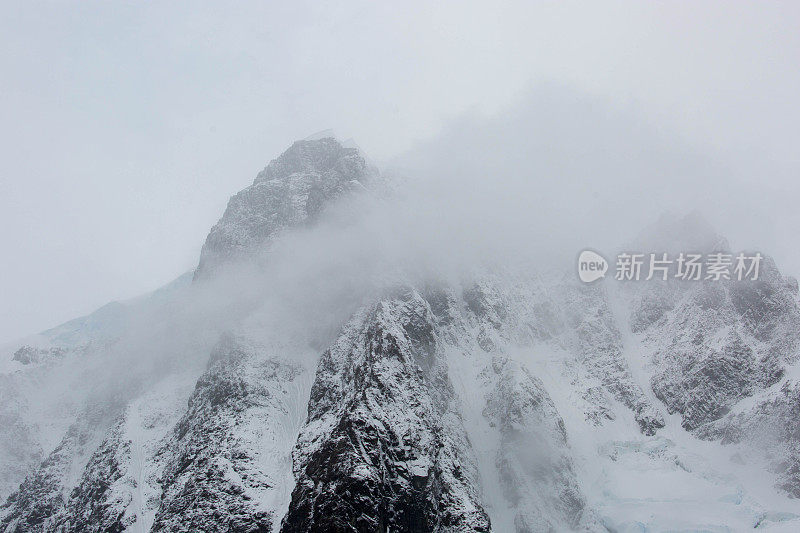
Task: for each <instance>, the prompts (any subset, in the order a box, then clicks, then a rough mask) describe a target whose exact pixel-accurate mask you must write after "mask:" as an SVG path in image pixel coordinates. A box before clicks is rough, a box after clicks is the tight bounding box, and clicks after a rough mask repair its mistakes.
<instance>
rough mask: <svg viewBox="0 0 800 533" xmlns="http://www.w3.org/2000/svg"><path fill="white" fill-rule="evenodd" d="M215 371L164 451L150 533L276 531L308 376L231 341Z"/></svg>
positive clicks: (219, 353)
mask: <svg viewBox="0 0 800 533" xmlns="http://www.w3.org/2000/svg"><path fill="white" fill-rule="evenodd" d="M209 365H210V366H209V369H208V370H207V371H206V372H205V374H204V375H203V376H202V377H201V378H200V379H199V380H198V381H197V385H196V388H195V391H194V393H193V394H192V397H191V398H190V400H189V408H188V410H187V411H186V413H185V414H184V415H183V417H182V418H181V420H180V421H179V422H178V424H177V425H176V427H175V429H174V431H173V434H172V435H171V437H170V438H169V439H168V440H167V441H166V443H165V444H164V445H163V448H162V450H161V452H160V455H162V460H164V461H165V464H166V466H165V468H164V472H163V474H162V476H161V485H162V490H163V492H162V496H161V501H160V503H159V507H158V512H157V514H156V516H155V522H154V524H153V527H152V531H168V532H173V531H187V532H190V531H209V532H210V531H220V532H221V531H226V532H242V533H244V532H268V531H272V527H273V522H275V521H279V520H280V517H279V516H278V517H276V516H274V514H275V512H276V509H275V506H274V502H276V501H278V502H279V501H280V498H281V494H280V493H279V491H280V490H281V489H284V490H285V488H284V487H283V485H284V484H285V479H284V477H285V473H284V472H283V471H282V467H283V466H284V465H285V470H286V471H287V473H288V470H289V451H290V447H291V443H293V442H294V439H295V438H296V428H297V424H295V423H294V420H295V419H296V418H298V416H297V415H298V414H299V413H296V412H293V411H294V410H296V405H297V404H298V403H301V402H303V399H302V396H303V392H302V390H303V388H304V387H303V385H302V383H301V381H302V377H303V374H304V372H305V371H304V369H303V368H302V367H301V366H300V365H298V364H297V363H293V362H291V361H286V360H283V359H281V358H279V357H270V356H267V355H266V354H264V353H261V352H260V351H259V350H258V349H256V348H254V347H253V346H248V345H247V344H246V343H245V344H243V343H242V342H241V341H237V340H236V339H235V338H233V337H228V338H226V339H224V340H223V341H222V342H221V343H220V345H219V346H218V347H217V348H216V349H215V352H214V354H213V355H212V358H211V360H210V363H209ZM298 395H299V396H301V398H298V397H297V396H298Z"/></svg>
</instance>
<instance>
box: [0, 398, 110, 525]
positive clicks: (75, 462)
mask: <svg viewBox="0 0 800 533" xmlns="http://www.w3.org/2000/svg"><path fill="white" fill-rule="evenodd" d="M114 408H115V406H109V407H108V408H107V409H106V408H102V409H98V410H93V411H87V412H85V413H83V415H82V416H80V417H79V418H78V420H77V421H76V422H75V423H74V424H72V425H71V426H70V428H69V430H68V431H67V433H66V435H65V436H64V438H63V439H61V442H60V443H59V445H58V446H57V447H56V448H55V450H53V451H52V452H51V453H50V454H49V455H48V456H47V458H46V459H45V460H44V461H43V462H42V464H41V465H40V466H39V468H38V469H37V470H35V471H34V472H32V473H31V474H29V475H28V476H27V477H26V478H25V480H24V481H23V482H22V484H21V485H20V486H19V489H18V490H17V491H16V492H14V493H13V494H12V495H11V496H9V497H8V499H7V500H6V502H5V504H4V505H3V508H2V510H1V511H0V517H1V518H0V528H2V529H3V530H4V531H15V532H20V533H22V532H50V531H57V530H58V526H59V523H60V522H61V520H62V517H63V515H64V512H65V510H64V506H65V505H66V502H67V498H68V494H69V491H70V489H71V487H72V485H73V483H74V479H75V478H76V477H78V475H79V473H80V471H81V469H82V468H83V465H84V464H86V461H87V458H88V457H89V456H90V455H91V454H92V452H93V451H94V450H95V449H96V447H97V446H98V445H99V444H100V441H101V439H102V435H103V432H104V428H106V427H108V425H109V416H110V415H109V413H110V412H111V411H113V409H114Z"/></svg>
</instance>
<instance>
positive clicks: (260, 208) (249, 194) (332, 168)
mask: <svg viewBox="0 0 800 533" xmlns="http://www.w3.org/2000/svg"><path fill="white" fill-rule="evenodd" d="M372 173H373V172H372V171H371V170H370V169H369V168H368V167H367V164H366V162H365V161H364V158H363V157H362V156H361V155H360V154H359V152H358V150H357V149H355V148H344V147H343V146H342V145H341V144H339V142H338V141H336V140H335V139H333V138H324V139H319V140H316V141H297V142H296V143H294V144H293V145H292V146H291V147H290V148H289V149H288V150H286V152H284V153H283V154H282V155H281V156H280V157H278V158H277V159H275V160H273V161H272V162H271V163H270V164H269V165H268V166H267V168H265V169H264V170H262V171H261V172H260V173H259V174H258V176H256V179H255V181H254V182H253V184H252V185H251V186H249V187H247V188H246V189H244V190H242V191H241V192H239V193H238V194H236V195H235V196H233V197H232V198H231V199H230V201H229V202H228V207H227V209H225V214H223V215H222V218H221V219H220V220H219V222H217V224H216V225H215V226H214V227H213V228H212V229H211V232H210V233H209V234H208V238H207V239H206V242H205V244H204V245H203V250H202V252H201V253H200V264H199V265H198V267H197V270H196V272H195V279H198V278H202V277H203V276H206V275H207V274H208V273H209V272H210V271H212V270H213V269H214V268H215V267H216V266H217V265H219V264H221V263H224V262H229V261H236V260H242V259H246V258H248V257H253V256H254V255H257V254H258V253H260V252H264V251H265V250H266V249H268V247H269V245H270V243H271V242H272V241H273V240H274V239H275V238H276V236H277V235H279V234H280V232H281V231H282V230H284V229H287V228H292V227H298V226H302V225H304V224H309V223H313V222H314V220H316V218H317V217H318V216H319V214H320V212H321V211H322V210H323V208H324V207H325V206H326V205H327V204H328V203H329V202H330V201H331V200H333V199H335V198H337V197H339V196H341V195H342V194H343V193H345V192H347V191H352V190H359V189H362V188H363V187H364V184H365V183H368V182H369V180H370V176H371V174H372Z"/></svg>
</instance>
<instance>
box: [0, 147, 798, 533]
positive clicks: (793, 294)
mask: <svg viewBox="0 0 800 533" xmlns="http://www.w3.org/2000/svg"><path fill="white" fill-rule="evenodd" d="M374 177H375V175H374V173H373V171H371V170H370V169H369V168H368V167H367V165H366V163H365V161H364V159H363V158H362V157H361V155H359V153H358V152H357V151H356V150H354V149H349V148H344V147H343V146H342V145H341V144H339V143H338V142H337V141H336V140H334V139H332V138H323V139H317V140H314V141H301V142H298V143H295V144H294V145H293V146H292V147H291V148H289V150H287V151H286V153H284V154H283V155H281V156H280V157H279V158H277V159H276V160H274V161H273V162H272V163H270V165H269V166H268V167H267V168H266V169H265V170H264V171H262V172H261V173H260V174H259V175H258V177H257V178H256V180H255V182H254V183H253V185H252V186H250V187H248V188H247V189H245V190H244V191H242V192H240V193H239V194H237V195H236V196H234V197H233V198H232V199H231V201H230V203H229V205H228V208H227V210H226V212H225V214H224V215H223V217H222V219H221V220H220V221H219V223H218V224H217V225H216V226H215V227H214V228H213V229H212V230H211V233H210V234H209V236H208V239H207V241H206V243H205V245H204V247H203V252H202V255H201V259H200V265H199V267H198V269H197V272H196V274H195V279H201V280H203V282H204V283H198V284H195V285H193V286H192V287H191V288H190V289H189V290H192V291H197V290H200V289H202V288H203V287H204V286H206V285H207V283H206V282H208V283H213V281H214V279H215V272H217V269H218V268H220V267H221V266H222V265H223V264H225V263H227V262H236V261H242V260H248V259H252V258H258V259H257V261H259V260H261V258H260V257H259V256H260V253H261V251H263V250H264V249H265V248H269V247H270V246H271V245H272V244H273V243H276V242H277V241H278V240H279V239H281V238H283V236H284V235H286V231H285V230H289V229H292V228H298V227H311V226H313V225H314V224H315V223H317V222H318V220H320V214H321V213H322V212H323V211H324V209H325V207H326V206H327V205H329V204H330V203H331V202H333V201H335V200H337V199H338V198H341V197H342V196H343V195H347V194H350V192H351V191H355V190H361V189H362V187H361V186H362V185H364V184H369V182H370V180H372V179H373V178H374ZM698 227H701V224H700V223H699V222H698V221H697V220H694V219H691V218H690V219H686V220H683V221H680V222H679V223H677V224H672V225H670V224H667V225H666V226H664V225H663V224H662V226H658V227H656V228H651V229H650V230H649V231H650V233H649V235H650V236H649V237H648V239H649V241H650V242H651V244H652V241H656V244H657V243H659V242H663V243H665V244H664V246H663V247H660V248H661V249H664V250H672V249H673V248H675V247H676V246H677V247H679V248H683V247H684V246H685V247H686V248H685V249H687V250H688V249H693V250H701V249H705V248H709V249H711V248H716V247H719V246H725V245H724V240H723V239H720V238H719V237H717V236H716V235H715V234H713V232H711V231H710V230H709V229H708V228H705V229H703V230H702V231H694V232H693V231H692V230H693V229H694V228H698ZM687 231H688V232H689V235H690V237H691V238H690V239H689V241H686V240H685V239H684V240H683V241H682V242H680V241H681V239H683V238H684V236H685V235H686V233H687ZM676 243H677V244H676ZM653 246H656V245H647V246H645V245H644V244H642V245H641V249H643V250H644V249H651V248H652V249H656V248H658V247H656V248H653ZM467 278H468V279H464V280H461V281H458V282H456V281H453V280H449V281H447V282H445V281H443V280H437V279H428V280H427V282H426V283H421V282H419V280H418V279H416V278H413V279H412V278H411V277H410V276H408V278H407V279H406V278H404V276H403V275H402V274H398V275H393V276H392V282H391V283H392V285H391V287H384V288H383V289H384V290H382V291H378V293H377V295H374V296H371V297H369V298H368V300H367V301H365V302H363V303H362V305H361V306H360V307H359V308H358V310H357V311H356V312H355V313H353V314H352V316H350V317H349V320H347V321H345V323H344V325H342V326H341V329H340V330H339V331H338V332H337V331H334V332H332V333H331V334H330V336H329V337H326V335H328V333H325V334H324V335H319V334H315V335H314V336H313V337H314V340H313V341H309V340H308V339H305V340H304V341H303V342H302V343H300V344H298V345H296V344H294V342H295V340H296V339H294V338H293V337H292V335H290V334H288V333H285V332H282V331H281V326H280V322H279V321H278V322H275V321H272V322H270V321H269V320H267V321H266V322H262V321H261V320H260V318H263V317H259V316H258V312H259V310H258V307H259V302H258V301H254V300H255V299H256V296H253V297H252V298H251V299H250V300H248V301H247V303H246V305H241V306H239V307H241V309H240V308H236V309H235V312H234V313H233V316H235V320H234V319H231V320H229V321H226V322H225V323H226V324H228V323H229V322H230V324H231V327H230V329H231V332H229V333H226V334H224V335H222V337H221V339H220V340H219V342H217V343H216V346H215V348H214V349H213V350H211V352H210V354H209V352H208V347H209V346H210V343H209V344H208V345H204V346H206V347H205V350H204V351H203V353H204V354H208V356H207V357H208V361H207V365H206V366H205V367H203V368H197V369H196V370H195V369H193V368H185V369H184V368H181V367H180V365H179V364H172V365H170V368H169V369H164V375H163V376H161V375H159V376H157V379H156V377H154V379H153V381H152V383H149V382H146V381H145V382H144V383H139V381H138V380H137V382H136V386H135V387H133V386H132V387H130V388H129V389H130V390H129V389H128V388H124V387H123V388H121V389H120V390H114V391H112V394H106V395H105V396H98V395H94V396H93V395H83V396H75V397H70V396H69V395H67V394H62V395H60V396H59V395H55V396H54V397H53V398H45V397H42V399H41V401H38V402H33V404H31V402H30V400H32V399H33V400H37V399H39V396H37V390H36V388H37V386H38V384H39V383H42V382H44V381H42V380H43V379H44V378H45V377H47V376H56V375H58V373H59V372H62V371H64V370H65V369H68V368H71V365H73V364H74V363H75V362H76V361H79V360H84V359H85V360H87V361H88V360H89V359H87V357H88V356H89V355H92V356H93V357H95V358H94V359H91V361H97V362H98V364H99V362H102V361H103V358H102V356H103V354H104V353H106V352H105V351H104V348H107V347H109V346H112V345H114V344H115V343H117V344H118V343H121V342H124V339H125V337H123V336H121V335H122V332H124V330H125V327H126V321H128V320H129V319H130V316H131V313H132V309H133V307H132V306H130V305H129V304H124V305H123V304H119V305H113V306H110V307H107V308H104V309H103V310H101V311H98V313H95V314H93V315H90V316H89V317H85V318H83V319H79V320H77V321H73V322H71V323H68V324H65V325H64V326H61V327H59V328H54V329H53V330H51V331H49V332H45V334H43V339H38V340H39V341H42V342H41V343H40V344H37V343H35V342H32V343H30V344H29V345H26V347H23V348H19V349H14V350H13V351H12V352H11V353H10V354H9V361H8V364H9V365H10V366H9V368H10V371H8V372H6V373H5V374H3V375H0V399H2V400H3V402H2V403H3V405H2V407H0V421H2V422H3V425H2V426H0V482H2V485H0V489H5V490H6V491H7V493H10V494H11V496H9V497H8V499H7V500H6V502H5V503H4V504H3V506H2V508H0V530H2V531H6V532H15V531H18V532H27V531H31V532H44V531H48V532H49V531H61V532H67V531H70V532H71V531H75V532H77V531H98V532H99V531H137V532H138V531H164V532H166V531H170V532H172V531H187V532H188V531H208V532H216V531H219V532H221V531H226V532H231V531H233V532H261V531H263V532H266V531H270V532H274V531H286V532H294V531H370V532H372V531H407V532H419V531H438V532H482V531H483V532H485V531H517V532H519V533H522V532H538V531H569V530H584V531H604V530H612V531H617V530H619V531H623V530H647V528H652V529H654V530H665V529H668V530H692V529H700V528H707V529H709V528H710V529H713V528H718V529H721V530H725V528H728V530H739V529H742V528H750V527H754V526H756V525H758V526H759V527H761V528H763V527H769V525H770V524H773V523H775V522H780V521H792V520H794V518H793V517H794V516H795V515H796V516H798V517H800V506H798V505H794V504H793V503H792V502H789V503H786V502H785V501H783V500H780V499H775V500H774V501H773V500H771V499H766V500H765V499H763V498H762V495H763V493H762V492H759V491H760V490H761V489H759V491H756V490H755V489H754V490H752V491H749V487H748V478H747V477H746V476H743V477H738V478H737V477H736V475H738V474H736V471H735V469H734V470H731V471H730V472H728V470H727V465H726V467H725V468H723V470H722V472H723V473H720V470H719V464H718V463H717V462H715V460H714V459H712V458H710V456H714V458H715V457H716V456H717V455H721V454H729V455H731V457H732V458H734V457H735V458H738V459H736V461H737V464H738V463H739V462H745V463H748V465H756V464H757V463H758V461H761V460H763V461H765V463H766V465H767V467H766V468H765V469H762V470H763V472H764V473H765V475H767V476H768V477H769V483H774V484H775V485H776V486H777V487H778V489H779V490H781V491H783V492H784V493H785V494H787V495H790V496H793V497H797V498H800V459H798V458H799V457H800V430H798V422H797V420H798V410H799V409H800V407H799V406H798V401H797V398H798V394H800V391H799V390H798V383H799V382H798V375H800V371H798V368H800V363H799V362H798V359H800V358H799V357H798V350H800V305H799V304H798V297H797V285H796V282H793V281H792V280H791V279H788V278H784V277H783V276H782V275H781V274H780V273H779V272H778V270H777V268H776V267H775V265H774V263H772V261H771V260H769V259H767V260H766V261H765V263H764V264H763V265H762V270H761V276H760V279H759V280H758V281H755V282H739V281H720V282H710V281H701V282H694V283H680V282H675V281H672V282H640V283H632V284H628V285H622V284H618V283H614V282H613V281H612V280H606V281H604V282H598V283H595V284H591V285H584V284H580V283H579V282H578V281H577V280H575V279H573V277H572V276H566V275H565V276H561V275H544V274H541V273H536V272H513V273H512V272H507V271H500V270H497V271H493V272H488V273H487V272H482V273H480V274H476V275H472V276H468V277H467ZM398 279H401V280H402V281H401V282H400V283H398V282H397V280H398ZM187 283H188V281H187ZM387 285H388V283H387ZM258 294H260V293H258ZM370 294H372V293H370ZM158 298H163V299H166V300H169V298H171V296H170V295H169V292H165V293H162V294H161V295H160V296H158ZM346 307H347V309H351V303H349V304H348V306H346ZM349 313H350V311H347V314H349ZM276 324H278V325H276ZM340 325H341V323H338V322H337V325H336V328H338V327H339V326H340ZM314 326H316V325H312V324H309V328H313V327H314ZM225 329H228V328H227V326H226V328H225ZM315 331H317V330H315ZM168 333H169V332H168ZM322 337H324V338H325V339H326V341H325V343H324V345H322V346H318V345H317V344H315V343H317V341H318V340H319V338H322ZM290 338H291V339H290ZM213 339H214V340H216V339H217V335H216V334H215V335H214V336H213ZM198 344H202V343H198ZM320 344H321V343H320ZM107 353H108V354H112V353H114V352H111V351H108V352H107ZM109 357H111V355H109ZM133 361H134V362H135V361H136V359H133ZM138 375H141V374H137V376H138ZM87 398H88V400H87ZM98 398H99V399H98ZM48 402H50V403H48ZM42 413H45V414H46V416H45V415H43V414H42ZM45 437H46V438H45ZM695 437H701V438H702V439H706V441H707V442H705V443H701V444H702V446H708V448H702V447H701V446H700V445H699V444H697V440H696V438H695ZM708 450H712V452H708ZM701 452H702V453H701ZM707 453H708V454H710V456H709V455H703V454H707ZM42 459H43V460H42ZM740 459H741V460H740ZM731 468H733V466H731ZM735 474H736V475H735ZM20 483H21V485H20ZM684 489H685V490H684ZM676 490H677V491H678V492H681V493H680V494H677V493H676V492H675V491H676ZM692 490H694V492H691V491H692ZM686 491H689V492H691V494H690V495H688V496H687V495H686V494H684V492H686ZM775 502H778V503H775ZM690 507H691V508H692V509H695V510H694V511H692V512H686V513H683V511H682V510H683V509H688V508H690ZM679 508H680V510H679ZM787 509H788V511H787ZM693 513H694V514H693ZM796 523H800V519H798V520H797V521H796V522H795V524H796Z"/></svg>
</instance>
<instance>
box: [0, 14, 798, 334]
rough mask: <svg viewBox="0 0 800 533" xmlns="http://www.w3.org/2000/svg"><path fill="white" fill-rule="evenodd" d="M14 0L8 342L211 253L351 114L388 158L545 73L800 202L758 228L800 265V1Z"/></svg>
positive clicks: (7, 56)
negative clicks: (223, 222)
mask: <svg viewBox="0 0 800 533" xmlns="http://www.w3.org/2000/svg"><path fill="white" fill-rule="evenodd" d="M3 4H4V5H3V6H2V13H3V15H2V17H0V72H2V75H1V76H0V95H2V98H0V124H2V126H0V157H1V158H2V162H3V165H2V170H0V242H2V249H3V250H4V254H3V256H2V261H0V340H7V339H11V338H15V337H19V336H22V335H23V334H26V333H29V332H33V331H38V330H41V329H44V328H46V327H49V326H52V325H55V324H57V323H59V322H62V321H64V320H67V319H69V318H73V317H75V316H78V315H80V314H84V313H86V312H89V311H91V310H92V309H94V308H96V307H98V306H100V305H102V304H103V303H106V302H107V301H109V300H112V299H120V298H126V297H131V296H134V295H137V294H140V293H142V292H145V291H147V290H150V289H153V288H156V287H157V286H159V285H161V284H163V283H165V282H167V281H169V280H170V279H172V278H174V277H176V276H177V275H179V274H180V273H182V272H184V271H186V270H188V269H190V268H192V267H193V266H195V264H196V261H197V258H198V254H199V250H200V246H201V245H202V242H203V240H204V238H205V236H206V234H207V232H208V230H209V228H210V227H211V225H213V224H214V222H215V221H216V220H217V219H218V218H219V216H220V215H221V213H222V211H223V209H224V207H225V204H226V202H227V199H228V197H229V196H230V195H231V194H233V193H235V192H236V191H238V190H239V189H241V188H243V187H245V186H246V185H248V184H249V183H250V182H251V181H252V179H253V178H254V176H255V174H256V173H257V172H258V170H260V169H261V168H262V167H263V166H264V165H265V164H266V163H267V162H268V161H269V160H270V159H272V158H273V157H275V156H277V155H278V154H279V153H280V152H281V151H282V150H283V149H284V148H285V147H287V146H288V145H289V144H291V142H292V141H293V140H295V139H297V138H302V137H306V136H308V135H309V134H311V133H314V132H316V131H318V130H322V129H326V128H334V129H335V130H336V131H337V132H339V133H340V135H344V136H352V137H354V138H355V139H356V141H357V142H358V143H359V145H360V146H361V147H362V148H363V149H364V150H365V151H366V152H367V153H368V154H370V155H371V156H372V157H373V158H375V159H377V160H385V159H389V158H391V157H392V156H394V155H396V154H398V153H401V152H403V151H404V150H406V149H408V148H411V147H412V146H414V145H415V144H416V143H418V142H424V141H426V140H429V139H432V138H434V137H436V135H437V134H438V133H439V132H440V131H441V130H442V128H444V127H446V125H447V124H448V123H450V122H451V121H453V120H455V119H457V118H458V117H459V116H460V115H462V114H463V113H465V112H476V111H477V112H480V113H484V114H486V115H490V116H491V115H493V114H495V113H499V112H502V111H503V110H507V109H509V108H513V105H514V104H515V102H517V101H518V99H520V98H522V95H524V94H526V92H527V91H528V90H529V89H530V88H531V87H536V86H537V85H538V84H540V83H542V82H547V83H550V82H556V83H561V84H565V85H566V86H569V87H572V88H574V89H575V90H577V91H581V92H585V93H588V94H591V95H597V96H600V97H602V98H605V99H607V100H610V101H613V102H615V103H616V104H619V105H621V106H623V107H626V108H629V109H631V110H634V111H635V112H636V113H637V114H639V115H641V116H642V117H644V120H646V121H647V122H649V123H650V124H652V125H653V127H654V128H656V129H663V130H665V131H668V132H670V135H672V134H675V135H678V136H680V137H682V138H685V139H687V140H688V141H690V142H691V143H694V144H696V145H697V146H699V147H702V148H703V149H704V150H706V151H707V152H708V153H713V154H714V156H715V157H716V158H718V159H720V160H723V161H729V162H730V164H731V165H735V166H736V168H737V169H738V172H739V173H740V174H741V175H743V176H745V177H746V179H749V180H752V182H753V183H754V184H764V185H765V186H766V187H768V189H769V190H770V191H772V193H773V194H774V195H775V197H780V198H783V199H784V200H783V203H782V205H780V206H777V207H776V210H775V213H774V215H772V216H773V218H772V219H770V220H755V221H754V222H753V223H754V224H756V225H759V224H761V226H759V227H757V228H755V229H754V230H753V231H751V232H750V233H748V231H747V228H740V231H739V234H741V235H742V238H743V239H744V240H747V239H748V238H752V239H755V238H756V237H758V238H760V239H761V241H760V242H764V243H765V245H768V246H770V247H772V248H769V249H766V250H765V251H767V252H769V253H772V254H774V255H775V256H776V258H777V259H778V260H779V266H782V267H783V268H784V269H785V270H787V271H788V272H790V273H794V274H797V273H800V252H796V251H794V244H793V243H794V242H795V240H796V238H797V237H796V235H795V231H794V230H795V229H796V228H800V223H799V222H800V218H798V217H797V216H796V213H794V211H797V210H796V209H795V207H794V206H795V204H796V201H797V200H796V199H797V198H798V197H799V196H798V193H799V192H800V185H798V184H797V183H795V182H796V181H798V180H797V177H798V174H800V150H799V149H798V147H800V105H798V102H797V98H798V95H800V68H799V66H800V4H798V3H796V2H785V3H775V2H727V1H726V2H691V3H690V2H681V3H679V2H651V3H645V2H604V3H602V5H601V3H599V2H597V3H596V2H539V3H530V2H518V3H514V2H511V3H503V2H481V3H467V2H436V3H435V5H434V6H431V5H429V4H433V3H431V2H421V3H418V4H416V3H413V2H391V3H390V2H366V1H365V2H330V3H325V4H323V3H322V2H319V3H305V2H292V3H289V2H285V3H277V2H276V3H272V2H252V3H248V2H236V3H223V2H219V3H216V4H211V3H206V4H205V5H203V6H198V5H196V4H195V3H186V4H181V3H178V2H147V3H144V2H141V3H139V2H136V3H134V2H130V3H122V2H52V3H47V2H37V3H32V2H21V1H20V2H4V3H3ZM289 4H291V5H289ZM721 194H724V193H723V192H721ZM740 200H741V201H740V202H739V203H740V204H742V205H744V206H745V209H746V205H747V203H746V201H745V200H747V199H746V198H742V199H740ZM762 214H763V211H762ZM626 237H627V236H626Z"/></svg>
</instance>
